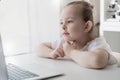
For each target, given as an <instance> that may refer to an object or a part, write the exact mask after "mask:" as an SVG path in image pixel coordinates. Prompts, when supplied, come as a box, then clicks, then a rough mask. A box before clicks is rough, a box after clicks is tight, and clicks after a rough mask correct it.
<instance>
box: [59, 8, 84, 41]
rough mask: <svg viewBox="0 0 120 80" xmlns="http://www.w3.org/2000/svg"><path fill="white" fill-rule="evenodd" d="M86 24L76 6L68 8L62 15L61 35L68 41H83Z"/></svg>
mask: <svg viewBox="0 0 120 80" xmlns="http://www.w3.org/2000/svg"><path fill="white" fill-rule="evenodd" d="M84 26H85V22H84V21H83V20H82V18H81V17H80V14H79V13H78V12H77V10H76V9H75V7H74V6H67V7H65V8H64V10H63V11H62V14H61V33H62V36H63V38H64V39H65V40H66V41H72V40H78V39H82V37H83V36H84Z"/></svg>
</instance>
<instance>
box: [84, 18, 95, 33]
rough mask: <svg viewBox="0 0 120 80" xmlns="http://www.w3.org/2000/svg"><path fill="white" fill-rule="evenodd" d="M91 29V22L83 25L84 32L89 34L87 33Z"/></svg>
mask: <svg viewBox="0 0 120 80" xmlns="http://www.w3.org/2000/svg"><path fill="white" fill-rule="evenodd" d="M92 27H93V22H92V21H90V20H89V21H87V22H86V23H85V30H84V31H85V32H89V31H91V29H92Z"/></svg>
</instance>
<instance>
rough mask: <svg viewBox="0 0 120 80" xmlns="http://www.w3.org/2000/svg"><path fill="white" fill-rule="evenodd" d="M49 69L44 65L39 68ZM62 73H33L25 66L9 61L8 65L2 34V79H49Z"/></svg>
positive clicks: (0, 73) (0, 61)
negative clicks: (24, 67)
mask: <svg viewBox="0 0 120 80" xmlns="http://www.w3.org/2000/svg"><path fill="white" fill-rule="evenodd" d="M32 66H33V67H34V66H35V64H33V65H31V67H32ZM28 68H29V67H28ZM48 69H50V68H47V67H46V68H45V67H44V68H42V69H41V68H40V69H38V70H40V71H41V70H42V71H43V70H48ZM48 71H50V70H48ZM51 71H52V70H51ZM41 75H42V76H41ZM43 75H44V76H43ZM61 75H62V73H60V72H54V71H53V72H52V74H51V73H49V72H47V73H46V74H40V73H39V74H38V73H33V72H30V71H28V70H25V69H23V67H22V68H21V67H19V66H16V65H13V64H11V63H8V64H7V65H6V62H5V57H4V53H3V48H2V41H1V36H0V80H43V79H49V78H52V77H57V76H61Z"/></svg>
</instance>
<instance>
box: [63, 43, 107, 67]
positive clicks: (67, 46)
mask: <svg viewBox="0 0 120 80" xmlns="http://www.w3.org/2000/svg"><path fill="white" fill-rule="evenodd" d="M63 50H64V53H65V55H67V56H69V57H70V58H72V59H73V60H74V61H75V62H76V63H78V64H80V65H81V66H83V67H87V68H96V69H98V68H104V67H105V66H106V65H107V63H108V56H109V53H108V52H107V51H106V50H105V49H102V48H98V49H95V50H93V51H81V50H80V49H79V48H78V49H77V44H75V43H73V44H71V43H69V42H65V43H64V44H63Z"/></svg>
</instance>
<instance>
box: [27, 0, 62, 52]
mask: <svg viewBox="0 0 120 80" xmlns="http://www.w3.org/2000/svg"><path fill="white" fill-rule="evenodd" d="M59 4H60V2H59V0H30V9H29V10H30V11H29V12H30V15H29V16H30V23H31V35H32V50H34V48H35V47H36V46H37V45H38V44H40V43H41V42H45V41H53V40H56V39H57V38H58V37H59V10H60V9H59V8H60V7H59Z"/></svg>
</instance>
